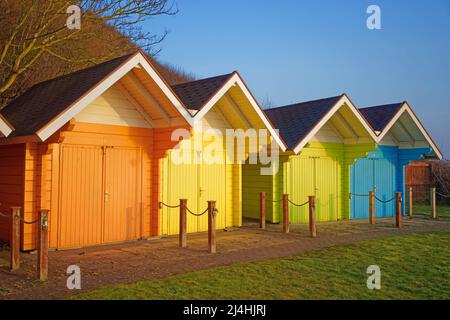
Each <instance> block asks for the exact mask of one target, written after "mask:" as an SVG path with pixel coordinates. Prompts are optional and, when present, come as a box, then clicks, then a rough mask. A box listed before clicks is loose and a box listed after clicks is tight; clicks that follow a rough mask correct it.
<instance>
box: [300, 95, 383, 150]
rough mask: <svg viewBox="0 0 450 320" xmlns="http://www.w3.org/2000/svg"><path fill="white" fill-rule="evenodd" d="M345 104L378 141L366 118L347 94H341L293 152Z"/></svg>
mask: <svg viewBox="0 0 450 320" xmlns="http://www.w3.org/2000/svg"><path fill="white" fill-rule="evenodd" d="M344 104H346V105H347V106H348V107H349V108H350V110H351V111H352V112H353V114H354V115H355V116H356V118H358V120H359V121H360V122H361V124H362V125H363V127H364V129H366V131H367V133H368V134H369V136H370V137H371V138H372V139H373V141H374V142H378V140H377V139H378V137H377V136H376V134H375V132H374V131H373V129H372V128H371V127H370V125H369V124H368V123H367V120H366V119H365V118H364V117H363V116H362V115H361V113H360V112H359V110H358V109H357V108H356V107H355V106H354V105H353V103H352V102H351V101H350V99H349V98H348V97H347V95H345V94H344V95H342V97H341V98H340V99H339V100H338V101H337V102H336V104H335V105H334V106H333V108H331V109H330V111H328V113H327V114H326V115H325V116H324V117H323V118H322V120H320V122H319V123H318V124H317V125H316V126H315V127H314V128H313V129H312V130H311V131H310V132H309V133H308V135H307V136H306V137H305V138H303V140H302V141H300V143H299V144H298V145H297V146H296V147H295V148H294V153H295V154H298V153H299V152H300V151H301V150H302V149H303V148H304V147H305V145H306V144H307V143H308V142H309V141H310V140H311V139H312V138H313V137H314V136H315V135H316V134H317V132H319V130H320V129H321V128H322V127H323V126H324V125H325V124H326V123H327V122H328V121H329V120H330V119H331V117H332V116H333V115H334V114H335V113H336V112H337V111H338V110H339V109H340V108H341V107H342V106H343V105H344Z"/></svg>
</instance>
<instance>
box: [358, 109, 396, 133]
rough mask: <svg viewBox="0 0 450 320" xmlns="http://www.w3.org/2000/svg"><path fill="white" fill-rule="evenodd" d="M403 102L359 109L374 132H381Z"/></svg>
mask: <svg viewBox="0 0 450 320" xmlns="http://www.w3.org/2000/svg"><path fill="white" fill-rule="evenodd" d="M402 105H403V102H401V103H393V104H385V105H382V106H374V107H368V108H362V109H359V110H360V111H361V113H362V114H363V115H364V117H365V118H366V119H367V121H368V122H369V123H370V125H371V126H372V128H373V129H374V130H375V131H383V129H384V128H385V127H386V126H387V124H388V123H389V121H391V120H392V118H393V117H394V116H395V115H396V113H397V112H398V110H400V108H401V107H402Z"/></svg>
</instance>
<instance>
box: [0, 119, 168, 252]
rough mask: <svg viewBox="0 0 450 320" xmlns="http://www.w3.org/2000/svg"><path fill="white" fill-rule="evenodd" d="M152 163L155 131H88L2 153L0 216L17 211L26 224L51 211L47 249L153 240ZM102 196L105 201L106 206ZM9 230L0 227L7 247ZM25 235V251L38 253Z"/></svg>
mask: <svg viewBox="0 0 450 320" xmlns="http://www.w3.org/2000/svg"><path fill="white" fill-rule="evenodd" d="M61 141H62V143H61ZM105 146H106V147H108V148H106V149H105V148H104V147H105ZM112 147H113V148H112ZM153 156H154V152H153V129H143V128H127V127H118V126H108V125H94V124H85V123H79V124H76V125H75V126H74V127H72V128H70V129H68V128H65V129H64V130H61V131H60V132H59V133H57V134H56V135H55V136H54V137H51V138H50V139H49V141H48V143H28V144H24V145H15V146H1V147H0V157H1V161H0V177H1V179H0V188H2V191H4V192H0V198H1V199H0V202H2V203H3V207H2V208H1V210H2V212H3V211H7V212H8V211H9V210H7V209H6V208H9V207H10V206H21V207H23V216H24V218H25V219H26V220H28V221H31V220H34V219H36V218H37V213H38V211H39V210H40V209H41V208H46V209H50V215H49V225H50V230H49V232H50V233H49V237H50V247H52V248H70V247H79V246H86V245H93V244H99V243H105V242H116V241H122V240H130V239H137V238H139V237H141V236H143V237H148V236H151V235H154V234H152V231H151V224H152V221H151V212H152V209H153V207H154V206H153V203H152V190H151V188H152V181H153V179H156V181H158V179H159V176H158V175H157V176H156V177H152V174H153V172H152V162H153V161H154V159H153ZM105 186H107V189H106V188H105ZM105 192H108V193H109V195H110V196H109V198H108V200H109V201H107V202H105V203H103V200H104V199H105V198H104V197H105ZM119 195H120V196H119ZM155 206H156V205H155ZM105 209H106V211H105ZM157 221H158V219H156V222H157ZM8 226H9V224H5V223H3V222H2V223H1V224H0V230H2V229H5V230H4V231H3V230H2V232H1V233H0V236H1V237H2V239H3V238H6V239H4V240H8V239H9V228H8ZM22 233H23V237H22V239H23V242H22V246H21V247H22V250H33V249H35V247H36V234H37V233H36V226H33V225H23V226H22Z"/></svg>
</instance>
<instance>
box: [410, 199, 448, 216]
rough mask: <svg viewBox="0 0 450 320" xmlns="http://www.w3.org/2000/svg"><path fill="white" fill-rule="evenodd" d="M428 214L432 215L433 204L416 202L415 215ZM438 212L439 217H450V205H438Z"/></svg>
mask: <svg viewBox="0 0 450 320" xmlns="http://www.w3.org/2000/svg"><path fill="white" fill-rule="evenodd" d="M414 214H420V215H428V216H431V205H429V204H416V203H415V204H414V206H413V215H414ZM436 214H437V216H438V218H450V205H440V204H437V205H436Z"/></svg>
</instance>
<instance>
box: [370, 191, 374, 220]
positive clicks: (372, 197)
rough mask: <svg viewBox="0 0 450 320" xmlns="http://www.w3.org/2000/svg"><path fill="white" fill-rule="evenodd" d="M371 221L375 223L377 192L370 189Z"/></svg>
mask: <svg viewBox="0 0 450 320" xmlns="http://www.w3.org/2000/svg"><path fill="white" fill-rule="evenodd" d="M369 223H370V224H375V192H373V191H369Z"/></svg>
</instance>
